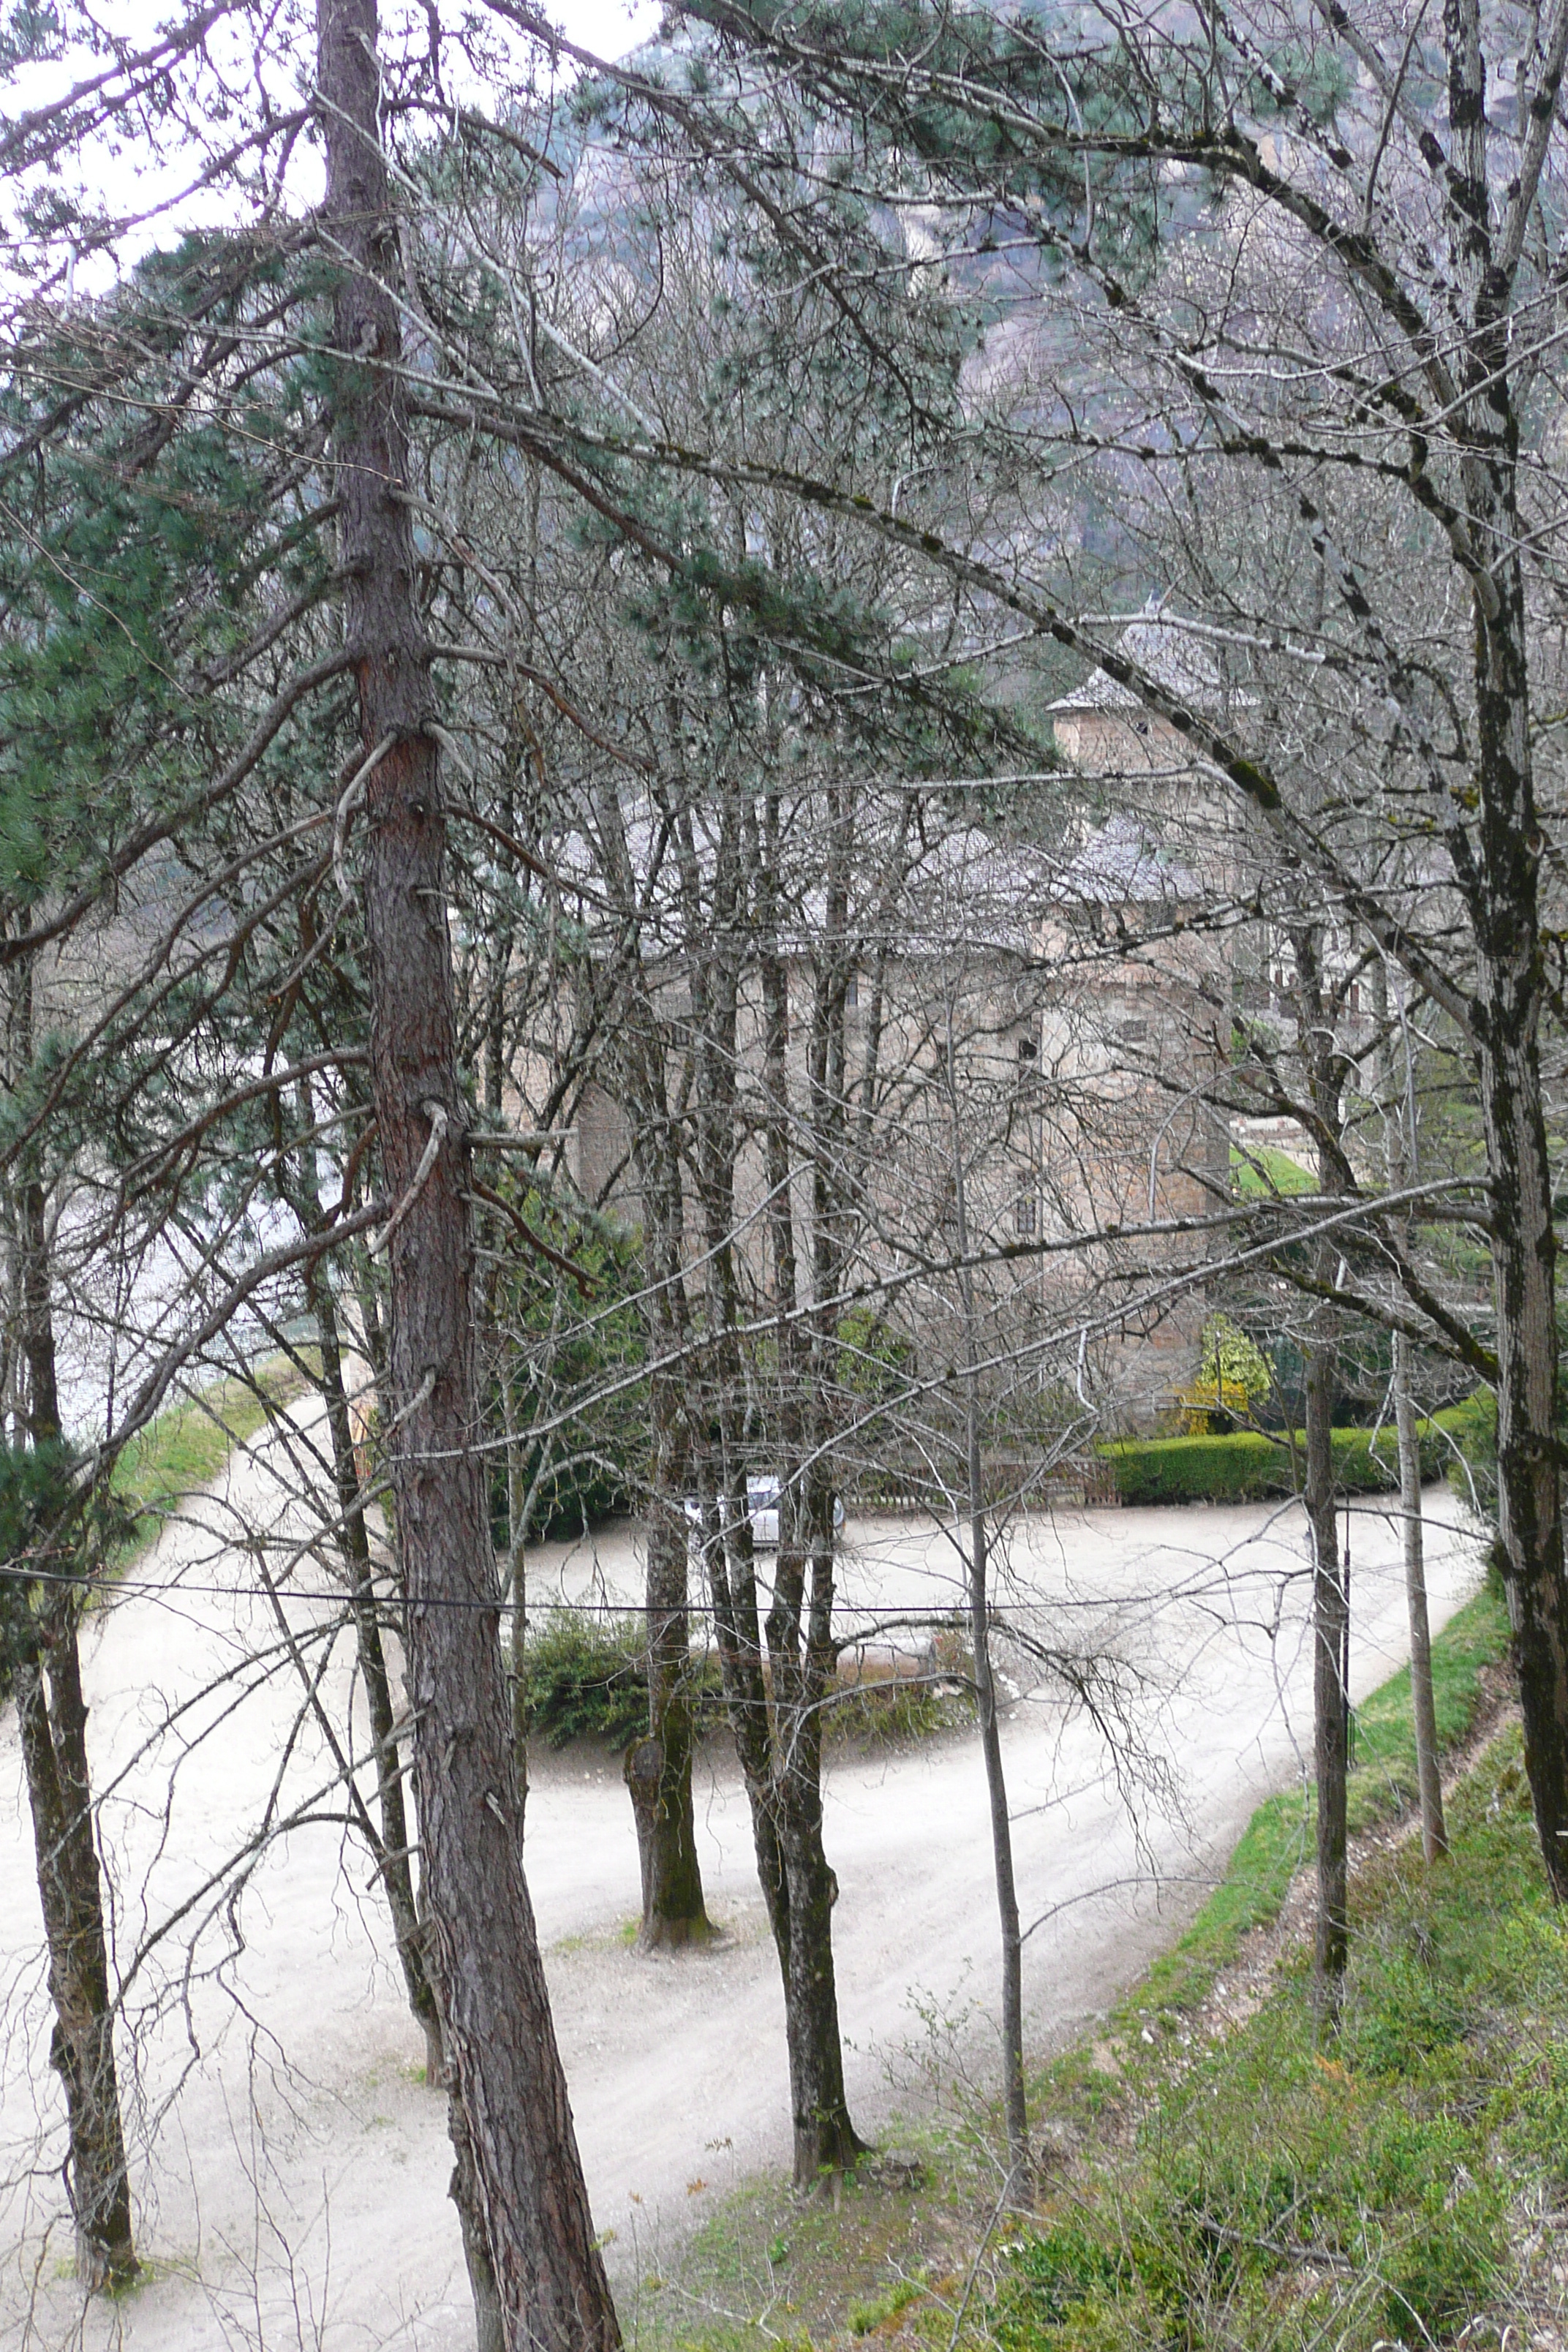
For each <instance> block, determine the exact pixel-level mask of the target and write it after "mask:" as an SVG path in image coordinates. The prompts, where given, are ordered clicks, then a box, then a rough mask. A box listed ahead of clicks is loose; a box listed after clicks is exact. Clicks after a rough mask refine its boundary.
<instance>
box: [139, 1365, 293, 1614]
mask: <svg viewBox="0 0 1568 2352" xmlns="http://www.w3.org/2000/svg"><path fill="white" fill-rule="evenodd" d="M303 1386H304V1383H303V1381H301V1379H300V1374H299V1372H298V1371H297V1370H295V1368H294V1366H293V1365H292V1364H290V1363H289V1361H288V1360H287V1359H286V1358H285V1357H282V1356H275V1357H272V1358H269V1359H268V1361H267V1362H265V1363H263V1364H260V1365H258V1367H257V1368H256V1370H255V1371H254V1372H253V1374H252V1376H251V1377H250V1378H249V1379H248V1380H242V1379H240V1378H238V1377H237V1376H235V1377H233V1378H231V1379H228V1380H220V1381H214V1382H213V1383H212V1384H211V1385H210V1386H208V1387H206V1388H204V1389H202V1390H200V1391H198V1392H197V1393H196V1394H195V1396H191V1397H186V1398H183V1399H182V1400H181V1402H179V1403H178V1404H174V1405H171V1406H170V1407H169V1408H168V1410H167V1411H166V1412H161V1413H160V1414H159V1415H158V1417H157V1419H156V1420H155V1421H153V1422H151V1423H149V1424H148V1426H147V1427H146V1428H145V1429H144V1430H143V1431H142V1433H141V1435H140V1436H139V1437H135V1438H132V1442H131V1444H129V1445H128V1446H127V1447H126V1448H125V1451H124V1453H123V1454H121V1456H120V1459H119V1461H118V1462H117V1463H116V1464H115V1466H114V1475H113V1486H114V1492H115V1494H116V1495H117V1496H119V1497H120V1498H121V1501H122V1502H125V1503H128V1504H130V1505H131V1506H132V1508H133V1509H134V1510H135V1512H136V1513H137V1527H136V1532H135V1535H134V1536H133V1537H132V1540H131V1541H130V1543H129V1544H128V1545H126V1546H125V1548H124V1549H122V1550H121V1552H120V1553H119V1554H118V1556H117V1557H116V1558H115V1559H114V1560H113V1562H112V1563H111V1565H112V1566H113V1567H114V1568H117V1569H123V1568H125V1567H127V1566H128V1565H129V1564H130V1562H131V1561H132V1559H135V1558H136V1557H137V1555H138V1554H139V1553H140V1552H142V1551H144V1550H145V1549H146V1548H147V1546H148V1545H149V1544H151V1543H153V1542H155V1541H156V1539H157V1537H158V1534H159V1531H160V1529H161V1528H162V1527H163V1523H164V1521H165V1520H166V1519H169V1518H171V1517H174V1514H175V1513H176V1512H177V1511H178V1510H179V1509H180V1507H181V1506H182V1504H183V1503H184V1501H185V1500H186V1499H187V1498H188V1497H189V1496H192V1495H195V1494H199V1493H200V1492H201V1490H202V1489H203V1488H204V1487H205V1486H211V1485H212V1483H213V1481H214V1479H215V1478H216V1476H217V1475H218V1473H219V1471H220V1470H221V1469H222V1468H223V1466H224V1464H225V1463H226V1461H227V1460H228V1457H229V1455H230V1454H232V1453H233V1452H234V1450H235V1449H236V1447H237V1446H241V1445H245V1444H248V1443H249V1441H250V1439H251V1438H253V1437H254V1436H255V1435H256V1433H257V1431H258V1429H260V1428H261V1427H262V1426H263V1425H264V1424H265V1423H267V1422H268V1420H269V1419H270V1418H271V1417H272V1415H273V1414H274V1413H275V1412H279V1411H280V1410H281V1409H282V1408H283V1407H284V1406H285V1405H287V1404H289V1403H291V1402H292V1401H293V1400H294V1399H295V1398H296V1397H297V1396H299V1395H300V1394H301V1393H302V1392H303Z"/></svg>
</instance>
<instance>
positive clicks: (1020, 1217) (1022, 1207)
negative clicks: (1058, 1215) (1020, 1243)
mask: <svg viewBox="0 0 1568 2352" xmlns="http://www.w3.org/2000/svg"><path fill="white" fill-rule="evenodd" d="M1036 1213H1037V1207H1036V1201H1035V1195H1034V1192H1032V1191H1031V1190H1029V1189H1027V1188H1026V1189H1025V1190H1024V1191H1023V1192H1020V1193H1019V1195H1018V1197H1017V1199H1016V1201H1015V1202H1014V1203H1013V1231H1014V1232H1015V1233H1016V1234H1018V1236H1019V1237H1020V1239H1021V1240H1024V1241H1032V1240H1033V1239H1034V1234H1035V1222H1036Z"/></svg>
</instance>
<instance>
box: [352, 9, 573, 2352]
mask: <svg viewBox="0 0 1568 2352" xmlns="http://www.w3.org/2000/svg"><path fill="white" fill-rule="evenodd" d="M376 30H377V27H376V16H375V8H374V0H320V13H319V17H318V33H319V47H320V58H319V82H320V88H321V101H322V102H321V132H322V137H323V141H324V143H325V148H326V155H327V198H326V206H325V212H324V220H325V224H326V227H327V232H328V240H329V241H328V247H327V249H328V251H329V252H330V253H335V254H336V256H337V257H338V258H339V262H340V276H339V279H338V284H337V288H336V295H335V302H334V341H335V345H336V349H337V352H339V353H340V354H342V357H341V358H340V360H339V362H338V381H337V385H336V399H337V412H336V428H335V439H334V457H335V460H336V489H337V496H338V500H339V512H340V526H339V528H340V551H341V560H342V570H343V573H344V576H345V579H346V582H347V586H346V589H345V593H344V625H345V632H346V636H347V641H348V644H349V646H351V648H352V649H353V656H354V659H355V664H356V675H357V680H358V688H359V700H360V720H361V729H362V736H363V745H364V751H365V756H366V772H365V806H366V816H367V831H368V844H367V848H366V852H365V879H364V903H365V929H366V938H367V946H368V951H369V973H370V994H371V1066H372V1082H373V1089H374V1102H375V1111H376V1118H377V1125H378V1130H379V1141H380V1150H381V1160H382V1168H383V1171H384V1180H385V1185H386V1193H387V1200H388V1204H389V1219H388V1226H387V1230H386V1234H385V1236H384V1244H383V1246H384V1247H386V1248H387V1249H388V1251H389V1254H390V1255H389V1264H390V1273H391V1286H390V1303H391V1325H392V1329H391V1346H390V1379H389V1381H388V1386H387V1394H386V1398H385V1402H386V1405H387V1407H388V1408H389V1419H388V1435H389V1438H390V1439H391V1442H392V1448H393V1452H392V1472H393V1486H394V1494H395V1502H396V1509H397V1528H398V1543H399V1549H400V1553H401V1558H402V1562H403V1569H404V1576H405V1588H406V1623H407V1655H408V1686H409V1698H410V1702H411V1705H412V1707H413V1711H414V1727H415V1728H414V1757H415V1789H416V1799H417V1805H418V1815H419V1822H420V1832H421V1846H422V1852H423V1858H424V1883H425V1893H426V1899H427V1902H428V1905H429V1913H430V1921H431V1925H432V1927H433V1930H434V1953H433V1958H434V1974H435V1977H436V1979H437V1986H438V1991H439V1999H440V2002H441V2011H442V2018H443V2021H444V2026H445V2031H446V2044H447V2063H448V2065H449V2067H450V2070H451V2075H452V2081H453V2087H454V2090H455V2093H456V2096H457V2100H458V2104H459V2106H460V2110H461V2115H462V2118H463V2121H464V2123H465V2124H466V2126H467V2144H468V2148H469V2150H470V2151H471V2154H472V2158H473V2165H474V2175H475V2199H474V2202H475V2206H476V2208H477V2214H478V2220H479V2224H480V2226H481V2227H482V2232H483V2237H484V2239H485V2241H486V2242H488V2249H489V2258H490V2263H491V2267H492V2269H493V2272H494V2276H495V2284H496V2288H497V2292H498V2294H499V2299H500V2308H501V2312H502V2315H503V2320H502V2341H503V2342H504V2344H505V2345H506V2347H508V2352H524V2347H528V2352H587V2347H594V2348H595V2352H600V2347H603V2352H609V2347H616V2346H617V2345H618V2343H619V2330H618V2327H617V2326H616V2315H615V2306H614V2305H613V2303H612V2301H611V2298H610V2292H609V2286H608V2283H607V2281H606V2279H605V2270H604V2264H603V2263H602V2261H601V2259H600V2255H599V2252H598V2248H597V2246H596V2244H595V2238H594V2228H593V2221H592V2218H591V2216H590V2213H589V2210H588V2199H587V2193H586V2189H585V2188H584V2180H583V2172H582V2165H581V2162H580V2159H579V2158H578V2153H577V2145H576V2138H575V2135H574V2130H573V2126H572V2116H571V2110H570V2108H569V2106H568V2104H567V2098H566V2084H565V2079H564V2076H563V2072H562V2067H561V2060H560V2055H559V2053H558V2051H557V2048H556V2043H555V2033H554V2027H553V2024H552V2019H551V2015H550V2004H549V1999H548V1995H547V1993H546V1990H545V1983H544V1975H543V1969H542V1965H541V1961H540V1955H539V1942H538V1937H537V1934H536V1932H535V1927H534V1921H533V1912H532V1906H531V1903H530V1901H529V1895H528V1889H527V1885H526V1884H525V1882H524V1878H523V1873H522V1859H521V1811H520V1805H519V1792H518V1785H517V1774H516V1768H515V1759H514V1758H513V1754H512V1743H511V1736H510V1720H509V1714H508V1708H507V1702H506V1688H505V1677H504V1674H503V1670H502V1662H501V1652H500V1591H499V1588H498V1585H497V1581H496V1575H495V1561H494V1556H493V1553H492V1550H491V1545H490V1528H489V1505H488V1496H487V1495H486V1491H485V1474H484V1460H483V1456H482V1454H480V1453H479V1451H478V1450H477V1446H478V1441H479V1434H480V1418H479V1376H478V1357H477V1349H476V1339H475V1328H474V1312H473V1237H472V1231H471V1223H470V1219H469V1214H468V1182H467V1172H468V1150H467V1144H466V1139H465V1132H464V1115H463V1102H462V1096H461V1093H460V1091H459V1088H458V1073H457V1040H456V1023H455V1016H454V1005H453V992H452V972H451V955H450V946H449V942H448V939H447V923H446V902H445V894H444V891H443V887H442V870H441V869H442V854H443V848H444V842H445V826H444V822H443V815H442V807H441V789H440V776H439V772H438V766H437V748H436V743H435V740H434V739H433V738H432V736H431V734H430V733H429V731H428V729H429V721H430V719H431V717H432V715H433V713H432V705H431V688H430V677H429V650H428V646H427V644H426V639H425V637H424V634H423V630H422V627H421V624H420V616H419V608H418V599H417V593H416V573H415V556H414V546H413V538H412V532H411V530H410V526H409V521H408V513H407V508H406V506H405V504H404V503H403V493H404V488H405V483H406V481H407V478H408V466H407V438H406V432H405V420H404V412H403V402H402V393H401V388H400V384H399V380H398V373H397V371H398V368H399V364H400V361H401V347H400V339H399V331H398V312H397V309H396V305H395V300H394V298H393V296H392V294H391V292H390V291H389V290H388V289H389V287H390V284H391V282H392V280H393V279H394V278H395V273H396V251H397V244H396V237H395V226H394V223H393V220H392V217H391V210H390V199H389V190H388V179H387V172H386V164H385V160H384V156H383V153H382V151H381V146H380V121H379V112H378V105H379V96H380V91H379V74H378V68H377V62H376ZM462 2153H463V2139H462V2136H461V2135H459V2140H458V2154H459V2161H461V2158H462ZM478 2284H479V2282H478V2281H476V2287H477V2286H478Z"/></svg>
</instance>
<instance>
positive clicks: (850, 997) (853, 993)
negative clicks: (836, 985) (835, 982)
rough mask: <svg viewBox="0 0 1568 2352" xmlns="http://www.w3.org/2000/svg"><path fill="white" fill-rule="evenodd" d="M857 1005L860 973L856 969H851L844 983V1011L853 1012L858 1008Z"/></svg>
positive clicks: (858, 1001) (858, 1003)
mask: <svg viewBox="0 0 1568 2352" xmlns="http://www.w3.org/2000/svg"><path fill="white" fill-rule="evenodd" d="M859 1005H860V975H859V973H858V971H852V972H851V973H850V975H849V977H848V979H847V981H846V982H845V983H844V1010H845V1011H846V1013H855V1012H858V1010H859Z"/></svg>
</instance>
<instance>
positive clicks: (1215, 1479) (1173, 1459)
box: [1099, 1390, 1497, 1503]
mask: <svg viewBox="0 0 1568 2352" xmlns="http://www.w3.org/2000/svg"><path fill="white" fill-rule="evenodd" d="M1489 1407H1490V1410H1491V1420H1490V1428H1491V1430H1492V1432H1493V1436H1492V1441H1491V1443H1492V1451H1493V1459H1494V1460H1495V1457H1496V1437H1495V1431H1496V1426H1497V1423H1496V1407H1495V1404H1494V1403H1493V1401H1492V1399H1491V1396H1490V1392H1489V1391H1486V1390H1481V1391H1478V1392H1477V1395H1476V1396H1474V1397H1469V1398H1467V1399H1466V1401H1465V1402H1464V1403H1463V1404H1458V1405H1449V1406H1447V1408H1446V1409H1445V1410H1444V1411H1443V1412H1440V1413H1437V1414H1435V1415H1434V1417H1433V1418H1432V1419H1431V1420H1430V1421H1424V1422H1422V1423H1421V1424H1420V1433H1421V1475H1422V1476H1423V1478H1428V1479H1430V1478H1436V1477H1440V1476H1441V1475H1442V1474H1443V1473H1444V1471H1445V1470H1448V1469H1451V1468H1452V1467H1453V1465H1454V1463H1455V1455H1456V1452H1458V1453H1460V1454H1464V1456H1465V1459H1466V1460H1467V1461H1468V1460H1469V1459H1470V1458H1471V1452H1470V1449H1471V1448H1473V1447H1476V1448H1479V1447H1482V1446H1484V1444H1485V1433H1486V1430H1487V1427H1488V1423H1487V1409H1488V1408H1489ZM1303 1442H1304V1441H1303V1440H1302V1438H1301V1437H1300V1434H1298V1436H1297V1439H1296V1445H1295V1450H1294V1453H1292V1449H1291V1447H1290V1445H1289V1442H1288V1441H1287V1440H1286V1439H1284V1438H1282V1437H1268V1436H1265V1435H1264V1434H1263V1433H1262V1432H1261V1431H1259V1430H1250V1429H1246V1430H1237V1431H1236V1432H1235V1433H1234V1434H1232V1435H1230V1436H1221V1437H1144V1438H1139V1437H1131V1438H1117V1439H1112V1440H1110V1441H1109V1442H1108V1443H1106V1444H1102V1445H1101V1446H1100V1449H1099V1450H1100V1455H1101V1457H1102V1458H1103V1459H1104V1460H1105V1461H1106V1462H1107V1463H1109V1465H1110V1470H1111V1474H1112V1475H1113V1477H1114V1479H1115V1482H1116V1494H1117V1499H1118V1501H1120V1502H1122V1503H1242V1502H1261V1501H1262V1500H1264V1499H1265V1497H1267V1496H1270V1495H1290V1494H1294V1493H1295V1492H1296V1490H1297V1488H1298V1486H1300V1478H1301V1474H1302V1468H1303V1463H1302V1454H1301V1447H1302V1444H1303ZM1333 1446H1334V1484H1335V1486H1337V1487H1338V1489H1339V1491H1340V1492H1341V1493H1342V1494H1346V1495H1371V1494H1386V1493H1389V1492H1391V1491H1394V1490H1396V1489H1397V1487H1398V1485H1399V1454H1398V1444H1397V1441H1396V1438H1395V1435H1394V1430H1393V1428H1392V1427H1390V1426H1389V1425H1388V1424H1387V1423H1385V1424H1384V1427H1383V1428H1382V1429H1380V1430H1378V1431H1377V1432H1376V1433H1373V1431H1372V1430H1370V1429H1336V1430H1335V1432H1334V1434H1333Z"/></svg>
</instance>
